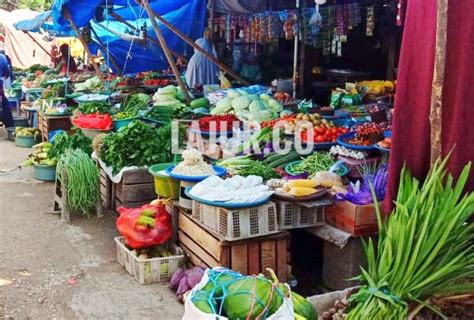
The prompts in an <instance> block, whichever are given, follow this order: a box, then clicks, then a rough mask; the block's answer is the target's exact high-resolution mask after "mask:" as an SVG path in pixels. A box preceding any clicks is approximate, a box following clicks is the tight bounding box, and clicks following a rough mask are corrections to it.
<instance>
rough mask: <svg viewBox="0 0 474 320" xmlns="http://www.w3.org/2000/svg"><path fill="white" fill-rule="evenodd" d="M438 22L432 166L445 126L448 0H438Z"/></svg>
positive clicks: (432, 95) (432, 106) (432, 123)
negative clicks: (444, 99) (444, 96)
mask: <svg viewBox="0 0 474 320" xmlns="http://www.w3.org/2000/svg"><path fill="white" fill-rule="evenodd" d="M436 18H437V22H436V46H435V61H434V72H433V83H432V84H433V89H432V91H431V107H430V124H431V166H433V165H434V164H435V162H436V160H438V158H439V157H440V156H441V155H442V151H443V150H442V142H441V137H442V128H443V121H442V120H443V109H442V106H443V87H444V70H445V58H446V41H447V39H446V38H447V33H448V30H447V25H448V0H438V9H437V17H436Z"/></svg>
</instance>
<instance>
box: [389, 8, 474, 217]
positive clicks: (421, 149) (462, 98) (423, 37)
mask: <svg viewBox="0 0 474 320" xmlns="http://www.w3.org/2000/svg"><path fill="white" fill-rule="evenodd" d="M405 5H406V11H405V15H404V18H405V21H404V31H403V41H402V48H401V53H400V62H399V67H398V81H397V96H396V105H395V114H394V119H393V133H394V134H393V146H392V152H391V156H390V172H389V185H388V192H387V194H388V197H387V199H386V202H385V209H387V210H388V209H389V208H390V207H392V201H393V200H395V199H396V195H397V192H398V183H399V177H400V171H401V169H402V167H403V165H404V164H406V165H407V166H408V168H409V169H410V171H411V172H412V174H413V175H414V176H416V177H418V178H419V179H423V178H424V177H425V176H426V174H427V173H428V171H429V168H430V148H431V143H430V134H431V131H430V120H429V114H430V105H431V88H432V80H433V70H434V55H435V44H436V0H426V1H418V0H407V1H405ZM446 51H447V53H446V65H445V79H444V89H443V100H442V110H443V111H442V112H443V118H442V152H443V154H444V155H445V154H447V153H449V151H450V150H451V149H452V148H453V146H454V145H456V148H455V149H454V151H453V154H452V156H451V161H450V165H449V168H450V171H451V172H452V173H453V174H454V175H455V176H457V175H458V174H459V173H460V171H461V170H462V168H463V167H464V166H465V165H466V164H467V162H468V161H470V160H474V130H470V127H471V126H472V124H473V123H474V109H473V107H472V106H471V104H472V103H474V89H473V88H474V87H473V85H474V71H473V70H474V60H473V58H472V57H473V56H474V6H473V5H472V0H456V1H450V2H449V6H448V34H447V49H446ZM469 109H470V110H469ZM467 188H468V189H469V190H473V189H474V175H473V174H471V179H470V181H469V183H468V186H467Z"/></svg>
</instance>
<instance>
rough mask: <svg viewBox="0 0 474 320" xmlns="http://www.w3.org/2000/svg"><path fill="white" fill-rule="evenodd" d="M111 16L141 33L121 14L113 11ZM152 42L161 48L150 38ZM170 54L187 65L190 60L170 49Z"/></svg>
mask: <svg viewBox="0 0 474 320" xmlns="http://www.w3.org/2000/svg"><path fill="white" fill-rule="evenodd" d="M110 15H111V16H112V17H114V18H115V20H117V21H119V22H121V23H123V24H124V25H126V26H127V27H129V28H131V29H132V30H133V31H139V30H138V29H137V28H136V27H135V26H134V25H132V24H131V23H129V22H128V21H127V20H125V19H124V18H122V17H121V16H120V15H119V14H117V13H115V12H113V11H110ZM150 41H151V42H153V43H154V44H156V45H158V46H160V42H159V41H158V40H155V39H152V38H150ZM170 52H171V54H172V55H173V56H175V57H176V58H179V59H181V60H183V61H184V62H185V63H188V62H189V61H188V59H186V58H185V57H184V56H183V55H180V54H179V53H176V52H174V51H173V50H171V49H170Z"/></svg>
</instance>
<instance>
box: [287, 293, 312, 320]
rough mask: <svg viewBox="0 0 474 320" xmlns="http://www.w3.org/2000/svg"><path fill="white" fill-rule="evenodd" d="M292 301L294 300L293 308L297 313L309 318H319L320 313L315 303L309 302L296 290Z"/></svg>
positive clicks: (292, 294)
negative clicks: (314, 305)
mask: <svg viewBox="0 0 474 320" xmlns="http://www.w3.org/2000/svg"><path fill="white" fill-rule="evenodd" d="M291 301H293V308H294V310H295V313H296V314H298V315H300V316H302V317H304V318H306V319H307V320H317V319H318V315H317V314H316V310H315V309H314V307H313V305H312V304H311V303H309V301H308V300H306V299H305V298H304V297H302V296H300V295H299V294H297V293H296V292H292V293H291Z"/></svg>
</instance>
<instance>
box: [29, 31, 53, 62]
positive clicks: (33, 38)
mask: <svg viewBox="0 0 474 320" xmlns="http://www.w3.org/2000/svg"><path fill="white" fill-rule="evenodd" d="M23 32H24V33H26V34H27V35H28V37H30V38H31V40H33V41H34V43H36V44H37V45H38V46H39V47H40V48H41V49H42V50H43V51H44V52H46V54H47V55H48V56H49V57H50V58H52V57H51V53H49V52H48V50H46V49H45V48H44V47H43V46H42V45H41V43H39V42H38V41H37V40H36V39H35V37H33V36H32V35H31V34H30V33H29V32H28V31H23Z"/></svg>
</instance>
